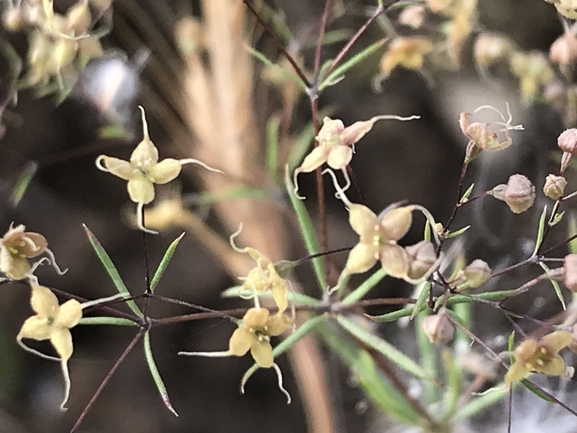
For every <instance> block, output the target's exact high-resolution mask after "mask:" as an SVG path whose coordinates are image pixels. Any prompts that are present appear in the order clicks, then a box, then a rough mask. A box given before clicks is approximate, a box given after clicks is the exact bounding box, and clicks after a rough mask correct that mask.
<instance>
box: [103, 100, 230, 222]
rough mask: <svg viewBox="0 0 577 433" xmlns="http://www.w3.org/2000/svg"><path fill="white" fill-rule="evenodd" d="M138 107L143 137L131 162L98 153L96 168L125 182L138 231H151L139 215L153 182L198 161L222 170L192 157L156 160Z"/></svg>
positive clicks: (165, 180) (151, 192)
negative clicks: (133, 204)
mask: <svg viewBox="0 0 577 433" xmlns="http://www.w3.org/2000/svg"><path fill="white" fill-rule="evenodd" d="M139 108H140V110H141V111H142V129H143V134H144V138H143V139H142V141H141V142H140V143H139V144H138V146H136V149H134V151H133V152H132V155H131V156H130V161H124V160H122V159H119V158H113V157H111V156H106V155H100V156H99V157H98V158H97V159H96V167H98V169H100V170H102V171H105V172H107V173H112V174H113V175H115V176H118V177H120V178H121V179H124V180H127V181H128V184H127V189H128V195H129V196H130V199H131V200H132V201H133V202H135V203H137V204H138V210H137V216H138V218H139V221H138V222H139V224H138V226H139V228H140V229H141V230H143V231H148V232H150V230H147V229H145V228H144V227H143V226H142V221H141V218H142V206H143V205H145V204H148V203H150V202H151V201H152V200H154V184H159V185H162V184H165V183H168V182H170V181H172V180H174V179H176V177H177V176H178V175H179V174H180V170H181V168H182V166H183V165H184V164H198V165H201V166H203V167H204V168H206V169H208V170H210V171H215V172H218V173H222V172H221V171H220V170H217V169H214V168H212V167H209V166H208V165H206V164H205V163H203V162H202V161H199V160H197V159H194V158H187V159H173V158H166V159H163V160H162V161H159V160H158V149H157V148H156V146H155V145H154V143H153V142H152V140H150V137H149V135H148V125H147V123H146V117H145V113H144V108H142V107H139ZM153 233H155V232H153Z"/></svg>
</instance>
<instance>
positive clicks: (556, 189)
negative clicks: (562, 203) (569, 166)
mask: <svg viewBox="0 0 577 433" xmlns="http://www.w3.org/2000/svg"><path fill="white" fill-rule="evenodd" d="M566 186H567V179H565V178H564V177H563V176H556V175H554V174H550V175H548V176H547V177H546V178H545V185H544V186H543V193H544V194H545V195H546V196H547V197H549V198H550V199H553V200H559V199H560V198H561V197H563V193H564V192H565V187H566Z"/></svg>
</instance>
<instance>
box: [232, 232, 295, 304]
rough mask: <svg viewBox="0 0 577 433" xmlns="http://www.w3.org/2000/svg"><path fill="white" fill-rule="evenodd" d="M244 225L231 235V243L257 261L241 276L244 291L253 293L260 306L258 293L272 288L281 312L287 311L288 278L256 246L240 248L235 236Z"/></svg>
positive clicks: (238, 250) (274, 298) (236, 249)
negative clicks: (283, 276) (280, 273)
mask: <svg viewBox="0 0 577 433" xmlns="http://www.w3.org/2000/svg"><path fill="white" fill-rule="evenodd" d="M241 230H242V225H241V226H240V228H239V230H238V231H236V232H235V233H233V234H232V235H231V237H230V245H231V246H232V248H233V249H234V250H235V251H237V252H239V253H246V254H248V255H249V256H251V257H252V258H253V259H254V260H255V261H256V267H255V268H253V269H251V270H250V271H249V273H248V275H247V276H246V277H243V278H240V279H241V280H244V281H243V284H242V289H243V291H248V292H249V293H251V294H252V296H251V297H253V298H254V300H255V305H256V306H257V308H258V307H259V302H258V295H259V293H262V292H266V291H267V290H270V291H271V293H272V297H273V300H274V302H275V304H276V306H277V307H278V309H279V314H282V313H284V312H285V311H286V309H287V307H288V297H287V293H288V283H287V280H285V279H284V278H281V276H280V275H279V273H278V271H277V268H276V266H275V264H274V263H273V262H272V261H271V260H270V259H269V258H268V257H267V256H265V255H264V254H263V253H261V252H260V251H258V250H257V249H255V248H251V247H245V248H239V247H237V246H236V244H235V243H234V238H235V237H236V236H238V235H239V234H240V232H241Z"/></svg>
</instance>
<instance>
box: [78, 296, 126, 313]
mask: <svg viewBox="0 0 577 433" xmlns="http://www.w3.org/2000/svg"><path fill="white" fill-rule="evenodd" d="M127 297H128V296H127V295H126V294H124V293H118V294H116V295H113V296H108V297H107V298H100V299H95V300H93V301H87V302H84V303H83V304H81V307H82V309H84V308H89V307H94V306H95V305H100V304H105V303H107V302H110V301H115V300H116V299H124V298H127Z"/></svg>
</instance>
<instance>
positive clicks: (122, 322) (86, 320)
mask: <svg viewBox="0 0 577 433" xmlns="http://www.w3.org/2000/svg"><path fill="white" fill-rule="evenodd" d="M78 324H79V325H115V326H137V323H136V322H134V321H133V320H129V319H124V318H122V317H109V316H98V317H83V318H82V319H80V322H78Z"/></svg>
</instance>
